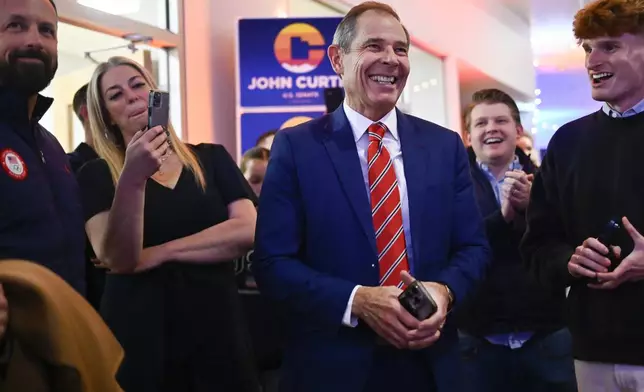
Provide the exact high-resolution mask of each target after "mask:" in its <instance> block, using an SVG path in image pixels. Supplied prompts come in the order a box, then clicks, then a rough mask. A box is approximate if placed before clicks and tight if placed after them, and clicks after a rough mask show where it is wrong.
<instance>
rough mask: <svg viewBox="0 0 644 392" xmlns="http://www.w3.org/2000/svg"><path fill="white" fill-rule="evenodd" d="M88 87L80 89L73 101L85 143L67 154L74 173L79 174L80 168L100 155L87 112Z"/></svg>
mask: <svg viewBox="0 0 644 392" xmlns="http://www.w3.org/2000/svg"><path fill="white" fill-rule="evenodd" d="M87 87H88V85H87V84H86V85H84V86H82V87H81V88H80V89H78V91H76V94H74V99H73V101H72V108H73V109H74V113H75V114H76V117H78V120H79V121H80V122H81V124H82V125H83V131H84V133H85V141H84V142H82V143H80V144H79V145H78V146H77V147H76V149H75V150H74V151H73V152H71V153H69V154H67V156H68V157H69V163H70V165H71V167H72V171H73V172H74V173H78V171H79V170H80V168H81V167H82V166H83V165H84V164H86V163H87V162H89V161H93V160H94V159H97V158H98V154H96V150H94V142H93V141H92V132H91V130H90V126H89V114H88V112H87Z"/></svg>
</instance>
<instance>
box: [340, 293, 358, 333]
mask: <svg viewBox="0 0 644 392" xmlns="http://www.w3.org/2000/svg"><path fill="white" fill-rule="evenodd" d="M359 288H360V285H358V286H356V287H354V288H353V291H352V292H351V295H350V296H349V302H348V303H347V308H346V309H345V310H344V316H342V325H344V326H345V327H351V328H355V327H356V326H357V325H358V318H357V317H356V316H354V315H353V314H352V313H351V309H352V308H353V297H354V296H355V295H356V291H358V289H359Z"/></svg>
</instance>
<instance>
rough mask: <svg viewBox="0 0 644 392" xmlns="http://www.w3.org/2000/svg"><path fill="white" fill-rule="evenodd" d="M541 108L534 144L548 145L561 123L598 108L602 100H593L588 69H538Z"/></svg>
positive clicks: (535, 122) (539, 146)
mask: <svg viewBox="0 0 644 392" xmlns="http://www.w3.org/2000/svg"><path fill="white" fill-rule="evenodd" d="M537 87H538V88H539V90H540V94H539V100H540V104H539V106H538V108H539V110H538V112H537V113H536V116H535V119H534V128H535V130H536V131H537V134H536V135H535V141H536V143H535V145H536V146H537V147H538V148H540V149H541V148H546V147H547V146H548V142H549V141H550V138H551V137H552V135H553V134H554V133H555V131H556V130H557V129H558V128H559V127H560V126H562V125H564V124H565V123H567V122H570V121H572V120H575V119H577V118H579V117H583V116H585V115H587V114H589V113H592V112H594V111H597V110H599V108H600V107H601V105H602V104H601V103H599V102H597V101H595V100H593V99H592V97H591V95H590V93H591V89H590V83H589V81H588V74H587V72H586V70H585V69H578V70H570V71H567V72H543V73H542V72H539V73H538V74H537Z"/></svg>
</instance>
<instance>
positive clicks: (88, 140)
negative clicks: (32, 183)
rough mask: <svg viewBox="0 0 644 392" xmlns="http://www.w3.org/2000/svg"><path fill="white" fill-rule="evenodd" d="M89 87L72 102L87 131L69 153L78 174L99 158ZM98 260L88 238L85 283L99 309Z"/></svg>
mask: <svg viewBox="0 0 644 392" xmlns="http://www.w3.org/2000/svg"><path fill="white" fill-rule="evenodd" d="M87 87H88V85H87V84H85V85H84V86H82V87H81V88H80V89H78V91H76V94H74V99H73V103H72V107H73V109H74V113H75V114H76V116H77V117H78V120H80V122H81V124H83V130H84V131H85V141H84V142H82V143H80V144H79V145H78V146H77V147H76V149H75V150H74V151H73V152H71V153H69V154H67V156H68V157H69V164H70V166H71V168H72V171H73V172H74V174H78V171H79V170H80V168H81V167H83V165H84V164H86V163H87V162H90V161H93V160H94V159H98V154H96V150H94V143H93V142H92V133H91V129H90V126H89V113H88V111H87ZM97 261H98V260H96V255H95V254H94V250H93V249H92V244H90V242H89V238H88V239H87V240H86V241H85V284H86V290H87V300H88V301H89V303H90V304H92V306H93V307H94V308H95V309H97V310H98V309H99V308H100V304H101V297H102V296H103V288H104V286H105V268H102V267H100V266H99V265H97Z"/></svg>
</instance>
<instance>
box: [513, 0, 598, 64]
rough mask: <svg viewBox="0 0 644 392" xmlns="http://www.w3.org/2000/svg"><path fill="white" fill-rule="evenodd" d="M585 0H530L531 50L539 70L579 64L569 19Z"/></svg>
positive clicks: (579, 53)
mask: <svg viewBox="0 0 644 392" xmlns="http://www.w3.org/2000/svg"><path fill="white" fill-rule="evenodd" d="M504 1H512V0H504ZM587 2H588V1H587V0H532V7H531V8H532V16H531V22H532V34H531V35H532V37H531V38H532V49H533V51H534V54H535V60H536V61H537V64H538V67H539V68H540V70H542V71H563V70H570V69H578V68H581V67H583V64H584V53H583V50H581V48H579V47H578V46H577V43H576V40H575V38H574V35H573V33H572V21H573V18H574V16H575V13H576V12H577V11H578V10H579V9H580V8H581V7H582V6H583V5H584V4H586V3H587Z"/></svg>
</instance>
